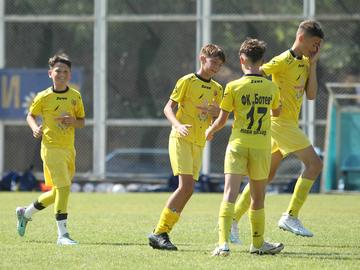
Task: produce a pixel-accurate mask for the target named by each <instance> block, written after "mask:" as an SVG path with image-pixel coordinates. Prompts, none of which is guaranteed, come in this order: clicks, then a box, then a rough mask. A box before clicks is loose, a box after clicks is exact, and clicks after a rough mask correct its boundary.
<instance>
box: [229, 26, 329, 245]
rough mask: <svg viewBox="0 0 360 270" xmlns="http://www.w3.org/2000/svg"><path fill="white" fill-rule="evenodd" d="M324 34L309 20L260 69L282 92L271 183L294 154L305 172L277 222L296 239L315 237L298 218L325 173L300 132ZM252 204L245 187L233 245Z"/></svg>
mask: <svg viewBox="0 0 360 270" xmlns="http://www.w3.org/2000/svg"><path fill="white" fill-rule="evenodd" d="M323 39H324V33H323V31H322V29H321V27H320V25H319V23H318V22H316V21H312V20H308V21H303V22H302V23H300V25H299V28H298V30H297V33H296V39H295V42H294V44H293V46H292V47H291V49H289V50H287V51H285V52H283V53H282V54H280V55H278V56H275V57H274V58H273V59H272V60H270V61H269V62H268V63H266V64H264V65H263V66H262V67H261V70H262V72H263V73H264V74H265V75H266V76H269V75H272V80H273V81H274V82H275V83H276V84H277V85H278V86H279V88H280V96H281V103H282V112H281V115H280V116H279V117H273V118H272V119H271V120H272V125H271V137H272V144H273V146H272V159H271V169H270V174H269V178H268V182H271V181H272V179H273V178H274V176H275V173H276V170H277V168H278V167H279V165H280V163H281V160H282V159H283V158H284V157H286V156H287V155H289V154H290V153H292V154H294V155H295V156H296V157H297V158H298V159H300V160H301V161H302V162H303V163H304V165H305V169H304V171H303V173H302V175H301V176H300V177H299V179H298V180H297V182H296V186H295V189H294V193H293V195H292V198H291V201H290V204H289V206H288V209H287V210H286V212H285V213H284V214H283V215H282V217H281V218H280V220H279V222H278V226H279V227H280V228H281V229H284V230H286V231H289V232H292V233H294V234H296V235H301V236H307V237H312V236H313V233H312V232H310V231H309V230H307V229H306V228H305V227H304V226H303V225H302V223H301V221H300V220H299V218H298V215H299V211H300V209H301V207H302V206H303V204H304V202H305V200H306V198H307V195H308V194H309V192H310V189H311V187H312V185H313V183H314V181H315V180H316V178H317V177H318V175H319V174H320V172H321V170H322V161H321V160H320V158H319V157H318V155H317V154H316V152H315V150H314V148H313V146H312V145H311V142H310V141H309V139H308V138H307V137H306V135H305V134H304V133H303V131H302V130H301V129H300V128H299V123H298V118H299V113H300V109H301V105H302V102H303V95H304V94H305V95H306V98H307V99H309V100H313V99H315V97H316V93H317V76H316V67H317V61H318V59H319V55H320V49H321V46H322V42H323ZM249 204H250V192H249V187H248V186H246V187H245V189H244V191H243V193H242V195H241V197H240V198H239V200H238V201H237V203H236V206H235V215H234V223H233V224H232V228H231V241H232V242H234V243H240V240H239V236H238V235H239V233H238V227H237V223H238V221H239V220H240V218H241V216H242V215H243V214H244V213H245V212H246V211H247V209H248V208H249Z"/></svg>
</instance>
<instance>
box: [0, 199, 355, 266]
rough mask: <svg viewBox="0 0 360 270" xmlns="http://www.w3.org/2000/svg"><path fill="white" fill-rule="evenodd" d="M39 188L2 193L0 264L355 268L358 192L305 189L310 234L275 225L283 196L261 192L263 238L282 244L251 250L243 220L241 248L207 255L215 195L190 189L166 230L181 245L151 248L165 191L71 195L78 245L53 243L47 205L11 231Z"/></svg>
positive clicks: (213, 237) (213, 224)
mask: <svg viewBox="0 0 360 270" xmlns="http://www.w3.org/2000/svg"><path fill="white" fill-rule="evenodd" d="M38 195H39V194H38V193H15V192H14V193H0V205H1V208H0V209H1V210H0V229H1V234H0V269H267V270H268V269H360V251H359V250H360V196H359V195H311V196H310V197H309V199H308V201H307V203H306V205H305V206H304V208H303V211H302V214H301V219H302V221H303V223H304V224H305V225H306V226H307V227H308V228H309V229H311V230H312V231H313V232H314V234H315V237H313V238H302V237H298V236H294V235H292V234H290V233H288V232H284V231H282V230H280V229H278V228H277V221H278V219H279V217H280V214H281V213H282V211H284V210H285V209H286V206H287V204H288V202H289V199H290V196H289V195H269V196H267V198H266V223H267V225H266V232H265V234H266V235H265V238H266V239H268V240H273V241H280V242H283V243H284V245H285V249H284V250H283V252H282V253H281V254H279V255H275V256H257V255H250V254H249V253H248V248H249V245H250V235H249V223H248V219H247V217H246V218H243V219H242V220H241V221H240V224H239V227H240V230H241V232H240V235H241V238H242V240H243V242H244V244H243V245H241V246H233V245H232V246H231V250H232V254H231V256H230V257H226V258H222V257H221V258H214V257H211V256H210V254H211V251H212V250H213V249H214V247H215V243H216V241H217V228H216V224H217V214H218V209H219V204H220V201H221V198H222V195H221V194H194V196H193V197H192V199H191V201H190V203H189V204H188V205H187V206H186V208H185V210H184V212H183V215H182V218H181V219H180V222H179V223H178V224H177V225H176V226H175V228H174V230H173V232H172V233H171V239H172V241H173V242H174V243H175V244H176V245H177V246H178V248H179V251H177V252H167V251H159V250H153V249H152V248H150V247H149V246H148V244H147V238H146V236H147V234H148V233H149V232H151V231H152V229H153V226H154V225H155V224H156V222H157V219H158V217H159V214H160V211H161V210H162V207H163V205H164V203H165V201H166V199H167V197H168V196H169V194H159V193H153V194H149V193H146V194H145V193H132V194H131V193H128V194H86V193H73V194H71V197H70V206H69V213H70V215H69V222H68V227H69V231H70V233H71V235H72V237H73V238H74V239H75V240H77V241H79V242H80V245H78V246H62V247H61V246H57V245H56V237H57V236H56V234H57V233H56V225H55V220H54V215H53V209H52V207H50V209H45V210H44V211H42V212H40V213H37V214H36V215H35V216H34V217H33V221H32V222H30V223H29V225H28V227H27V232H26V235H25V236H24V237H23V238H20V237H19V236H18V235H17V232H16V218H15V207H16V206H22V205H27V204H28V203H29V202H31V201H33V200H34V199H36V198H37V196H38Z"/></svg>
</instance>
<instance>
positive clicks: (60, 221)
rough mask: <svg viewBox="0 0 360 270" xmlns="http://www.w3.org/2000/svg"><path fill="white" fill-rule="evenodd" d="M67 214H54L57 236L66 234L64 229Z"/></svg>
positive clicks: (66, 231)
mask: <svg viewBox="0 0 360 270" xmlns="http://www.w3.org/2000/svg"><path fill="white" fill-rule="evenodd" d="M66 222H67V214H56V225H57V229H58V236H59V237H60V236H63V235H64V234H66V233H68V230H67V228H66Z"/></svg>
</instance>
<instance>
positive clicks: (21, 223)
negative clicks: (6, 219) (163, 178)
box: [16, 207, 31, 236]
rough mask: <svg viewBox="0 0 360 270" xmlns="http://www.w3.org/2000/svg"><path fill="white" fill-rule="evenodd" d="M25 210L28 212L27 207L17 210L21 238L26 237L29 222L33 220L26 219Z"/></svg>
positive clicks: (18, 229)
mask: <svg viewBox="0 0 360 270" xmlns="http://www.w3.org/2000/svg"><path fill="white" fill-rule="evenodd" d="M25 210H26V208H25V207H17V208H16V217H17V224H16V228H17V231H18V234H19V235H20V236H24V235H25V229H26V225H27V223H28V222H29V221H31V218H27V217H25Z"/></svg>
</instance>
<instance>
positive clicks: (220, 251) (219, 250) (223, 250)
mask: <svg viewBox="0 0 360 270" xmlns="http://www.w3.org/2000/svg"><path fill="white" fill-rule="evenodd" d="M229 255H230V248H229V247H228V245H227V244H226V243H225V244H222V245H221V246H218V247H216V248H215V249H214V251H213V252H212V254H211V256H219V257H227V256H229Z"/></svg>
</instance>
